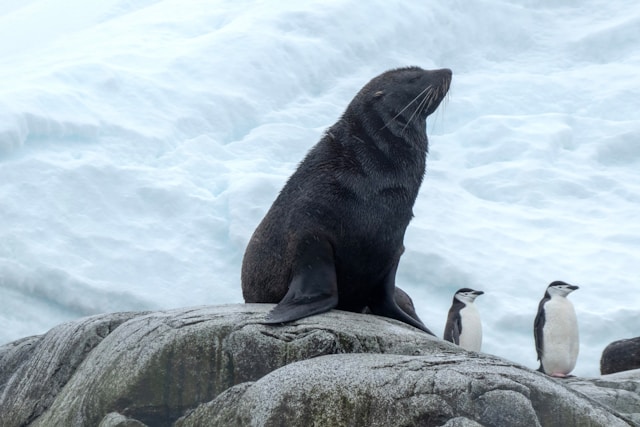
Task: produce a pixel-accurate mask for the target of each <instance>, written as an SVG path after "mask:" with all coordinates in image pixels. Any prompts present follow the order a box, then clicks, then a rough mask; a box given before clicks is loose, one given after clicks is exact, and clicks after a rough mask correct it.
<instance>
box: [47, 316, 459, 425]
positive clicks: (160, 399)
mask: <svg viewBox="0 0 640 427" xmlns="http://www.w3.org/2000/svg"><path fill="white" fill-rule="evenodd" d="M271 307H273V306H272V305H263V304H253V305H250V304H247V305H244V304H243V305H229V306H216V307H197V308H191V309H180V310H171V311H164V312H154V313H150V314H147V315H144V316H137V317H135V318H133V319H131V320H129V321H128V322H126V323H124V324H122V325H120V327H119V328H117V329H116V330H115V331H113V332H112V333H111V334H110V335H109V336H108V337H106V338H105V339H104V340H103V341H102V342H101V343H100V344H99V345H98V346H97V347H96V348H95V349H94V351H93V352H92V353H91V355H90V356H89V357H87V358H86V359H85V361H84V363H83V364H82V365H81V366H79V367H78V370H77V372H76V374H75V375H74V376H73V377H72V378H71V379H70V381H69V382H68V383H67V385H66V386H65V387H64V389H63V390H62V391H61V392H60V393H59V395H58V396H57V398H56V399H55V401H54V402H53V403H52V404H51V408H50V410H48V411H47V412H45V413H44V414H43V415H42V416H41V417H40V418H38V419H37V420H36V421H35V422H34V425H42V426H49V425H56V424H57V425H65V426H81V425H96V424H98V423H99V422H100V420H101V419H102V418H103V417H104V416H105V414H107V413H109V412H114V411H115V412H118V413H121V414H123V415H125V416H128V417H132V418H134V419H137V420H140V421H141V422H143V423H145V424H148V425H153V426H163V425H170V424H171V423H172V422H173V421H175V420H176V419H177V418H179V417H180V416H182V415H183V414H184V412H185V411H187V410H188V409H189V408H193V407H196V406H197V405H198V404H200V403H202V402H207V401H209V400H211V399H213V398H215V397H216V396H217V395H218V394H220V393H222V392H223V391H224V390H226V389H227V388H229V387H232V386H233V385H236V384H238V383H242V382H246V381H254V380H257V379H259V378H261V377H262V376H264V375H266V374H267V373H269V372H271V371H273V370H276V369H278V368H280V367H282V366H284V365H287V364H289V363H291V362H295V361H298V360H304V359H308V358H313V357H316V356H320V355H324V354H335V353H349V352H383V353H384V352H393V353H399V354H419V353H420V352H423V351H424V352H428V351H433V350H435V349H441V350H444V349H448V351H451V352H458V351H459V350H458V349H457V348H455V347H453V346H451V345H448V343H445V342H443V341H441V340H437V339H435V338H433V337H430V336H429V335H427V334H425V333H423V332H421V331H418V330H416V329H414V328H411V327H408V326H406V325H404V324H402V323H400V322H395V321H389V320H387V319H384V318H379V317H377V316H372V315H364V314H353V313H346V312H340V311H334V312H331V313H327V314H326V315H323V316H314V317H311V318H307V319H302V320H300V321H298V322H295V323H294V324H292V325H286V326H281V327H278V326H275V327H274V326H268V325H262V324H260V322H261V321H262V320H263V319H264V316H265V315H266V313H267V312H268V310H269V308H271ZM345 325H348V327H345Z"/></svg>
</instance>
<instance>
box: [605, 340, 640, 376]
mask: <svg viewBox="0 0 640 427" xmlns="http://www.w3.org/2000/svg"><path fill="white" fill-rule="evenodd" d="M633 369H640V337H636V338H629V339H626V340H619V341H614V342H612V343H611V344H609V345H608V346H607V347H606V348H605V349H604V351H603V352H602V357H601V358H600V373H601V374H603V375H605V374H613V373H616V372H622V371H629V370H633Z"/></svg>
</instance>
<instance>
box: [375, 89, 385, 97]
mask: <svg viewBox="0 0 640 427" xmlns="http://www.w3.org/2000/svg"><path fill="white" fill-rule="evenodd" d="M382 95H384V91H382V90H379V91H377V92H376V93H374V94H373V97H374V98H380V97H381V96H382Z"/></svg>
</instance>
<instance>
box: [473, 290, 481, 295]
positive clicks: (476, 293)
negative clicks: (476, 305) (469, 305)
mask: <svg viewBox="0 0 640 427" xmlns="http://www.w3.org/2000/svg"><path fill="white" fill-rule="evenodd" d="M473 294H474V295H476V296H477V295H482V294H484V292H482V291H473Z"/></svg>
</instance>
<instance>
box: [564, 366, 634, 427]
mask: <svg viewBox="0 0 640 427" xmlns="http://www.w3.org/2000/svg"><path fill="white" fill-rule="evenodd" d="M566 383H567V385H569V386H570V387H571V388H572V389H574V390H577V391H579V392H581V393H583V394H585V395H586V396H589V397H590V398H592V399H594V400H596V401H598V402H600V403H602V404H604V405H605V406H607V407H609V408H611V409H612V410H615V411H616V412H618V413H620V414H623V415H625V416H626V417H627V418H629V419H630V420H632V421H633V422H634V423H635V424H636V425H638V426H640V369H636V370H633V371H625V372H620V373H616V374H610V375H602V376H601V377H599V378H591V379H585V378H570V379H568V380H566Z"/></svg>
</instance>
